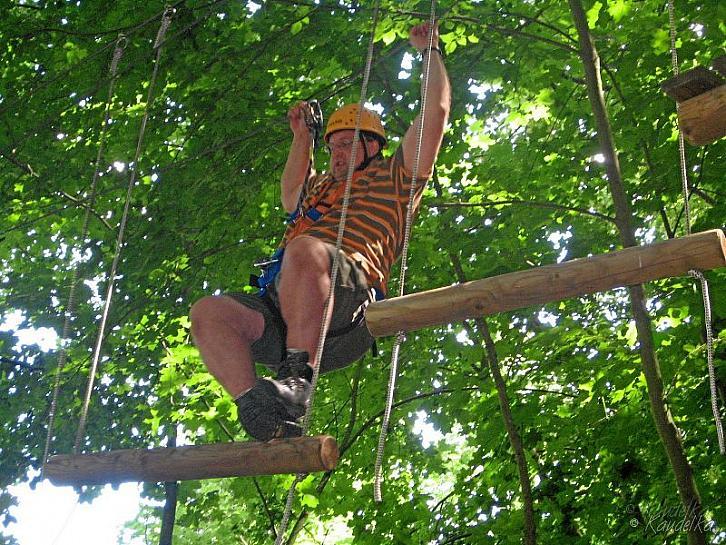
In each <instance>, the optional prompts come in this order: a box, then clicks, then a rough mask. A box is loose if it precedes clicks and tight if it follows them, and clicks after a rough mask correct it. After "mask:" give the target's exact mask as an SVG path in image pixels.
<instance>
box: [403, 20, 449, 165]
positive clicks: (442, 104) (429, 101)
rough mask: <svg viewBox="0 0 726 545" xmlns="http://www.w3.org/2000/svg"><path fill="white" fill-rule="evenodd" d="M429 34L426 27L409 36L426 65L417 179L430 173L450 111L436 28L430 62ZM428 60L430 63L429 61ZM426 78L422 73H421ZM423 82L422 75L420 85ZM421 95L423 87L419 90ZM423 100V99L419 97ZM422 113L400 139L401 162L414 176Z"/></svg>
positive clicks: (417, 28)
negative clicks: (424, 102)
mask: <svg viewBox="0 0 726 545" xmlns="http://www.w3.org/2000/svg"><path fill="white" fill-rule="evenodd" d="M428 32H429V24H428V23H424V24H422V25H417V26H414V27H413V28H412V29H411V32H410V34H409V42H410V43H411V45H412V46H413V47H414V48H416V50H417V51H419V52H423V63H424V67H425V66H426V64H427V63H428V65H429V76H428V84H427V92H426V104H424V105H423V113H424V131H423V136H422V139H421V154H420V156H419V167H418V172H417V173H416V175H417V177H418V178H419V179H426V178H429V177H430V176H431V174H432V172H433V168H434V163H435V162H436V156H437V155H438V153H439V148H440V147H441V140H442V138H443V136H444V129H445V128H446V122H447V120H448V118H449V110H450V108H451V84H450V83H449V77H448V75H447V74H446V67H445V66H444V61H443V59H442V56H441V52H440V50H439V49H438V47H439V28H438V25H435V26H434V29H433V41H432V47H433V48H435V49H432V50H431V53H430V55H431V59H429V58H428V56H429V53H427V48H428ZM429 61H430V62H429ZM424 75H425V74H424ZM424 81H426V80H425V79H424V78H423V76H422V80H421V85H422V86H423V85H424ZM422 96H423V88H422ZM422 100H423V98H422ZM420 123H421V114H420V113H419V114H418V115H417V116H416V119H414V122H413V124H412V125H411V126H410V127H409V128H408V130H407V131H406V136H405V137H404V139H403V143H402V144H401V145H402V146H403V160H404V163H405V165H406V169H407V170H408V171H409V172H411V173H413V169H414V161H415V159H416V146H417V145H418V134H419V126H420Z"/></svg>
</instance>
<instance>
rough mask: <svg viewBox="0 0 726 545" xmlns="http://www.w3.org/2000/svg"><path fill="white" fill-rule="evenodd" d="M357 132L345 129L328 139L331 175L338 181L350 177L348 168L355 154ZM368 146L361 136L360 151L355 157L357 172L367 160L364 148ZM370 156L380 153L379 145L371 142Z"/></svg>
mask: <svg viewBox="0 0 726 545" xmlns="http://www.w3.org/2000/svg"><path fill="white" fill-rule="evenodd" d="M354 134H355V131H354V130H352V129H345V130H342V131H336V132H334V133H333V134H331V135H330V138H329V139H328V150H330V173H331V174H332V175H333V176H334V177H335V178H336V179H338V180H344V179H345V178H346V177H347V176H348V166H349V164H350V156H351V155H352V153H353V135H354ZM364 145H366V144H365V142H364V139H363V135H361V137H360V139H359V141H358V150H357V152H356V156H355V165H354V167H353V169H354V170H355V169H356V168H358V167H359V166H360V164H361V163H362V162H363V161H364V160H365V157H366V155H365V152H364V151H363V146H364ZM367 146H368V156H369V157H370V156H372V155H375V154H376V153H378V144H376V143H373V142H369V143H367Z"/></svg>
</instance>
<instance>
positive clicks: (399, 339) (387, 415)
mask: <svg viewBox="0 0 726 545" xmlns="http://www.w3.org/2000/svg"><path fill="white" fill-rule="evenodd" d="M435 22H436V0H431V14H430V16H429V36H428V45H427V48H426V50H425V53H427V54H426V55H425V58H426V64H425V67H424V73H423V83H422V86H421V119H420V123H419V126H418V135H417V141H416V155H415V159H414V163H413V173H412V179H411V190H410V192H409V195H408V209H407V210H406V227H405V231H404V235H403V249H402V250H401V272H400V274H399V278H398V296H399V297H402V296H403V294H404V287H405V283H406V270H407V269H408V247H409V240H410V238H411V224H412V223H413V204H414V199H415V197H416V185H417V177H418V170H419V162H420V159H421V141H422V140H423V131H424V118H425V113H426V97H427V95H428V83H429V74H430V68H431V48H432V46H433V38H434V23H435ZM405 338H406V337H405V335H404V333H403V331H399V332H398V333H397V334H396V339H395V341H394V343H393V349H392V351H391V368H390V373H389V377H388V389H387V393H386V408H385V411H384V413H383V422H382V423H381V433H380V436H379V438H378V447H377V449H376V465H375V481H374V483H373V499H374V500H375V501H376V502H380V501H382V494H381V480H382V466H383V451H384V450H385V446H386V435H387V433H388V424H389V422H390V419H391V411H392V409H393V395H394V390H395V388H396V377H397V375H398V358H399V355H400V352H401V345H402V344H403V341H404V340H405Z"/></svg>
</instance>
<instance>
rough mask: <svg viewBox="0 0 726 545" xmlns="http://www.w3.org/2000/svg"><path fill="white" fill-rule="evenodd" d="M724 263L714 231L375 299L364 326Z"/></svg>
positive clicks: (417, 324) (480, 310)
mask: <svg viewBox="0 0 726 545" xmlns="http://www.w3.org/2000/svg"><path fill="white" fill-rule="evenodd" d="M723 266H726V238H725V237H724V234H723V231H721V230H720V229H714V230H712V231H705V232H703V233H696V234H693V235H689V236H685V237H681V238H675V239H671V240H667V241H665V242H658V243H656V244H651V245H648V246H638V247H633V248H626V249H624V250H619V251H616V252H611V253H608V254H603V255H597V256H592V257H586V258H581V259H573V260H572V261H566V262H564V263H558V264H556V265H546V266H543V267H537V268H535V269H530V270H526V271H519V272H513V273H508V274H503V275H500V276H495V277H492V278H485V279H483V280H474V281H472V282H465V283H463V284H455V285H453V286H448V287H445V288H438V289H434V290H430V291H424V292H421V293H414V294H410V295H404V296H403V297H395V298H392V299H386V300H383V301H379V302H376V303H371V304H370V305H369V306H368V309H367V310H366V324H367V325H368V329H369V330H370V332H371V334H372V335H373V336H374V337H382V336H386V335H393V334H395V333H397V332H398V331H412V330H415V329H421V328H424V327H429V326H434V325H441V324H446V323H449V322H456V321H459V320H464V319H467V318H476V317H480V316H484V315H488V314H495V313H497V312H505V311H509V310H515V309H518V308H524V307H529V306H533V305H543V304H545V303H551V302H554V301H559V300H562V299H567V298H569V297H577V296H580V295H585V294H588V293H594V292H598V291H605V290H609V289H612V288H617V287H621V286H629V285H634V284H641V283H643V282H647V281H650V280H657V279H660V278H666V277H669V276H680V275H683V274H686V273H687V272H688V271H689V270H691V269H700V270H709V269H715V268H719V267H723Z"/></svg>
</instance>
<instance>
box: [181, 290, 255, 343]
mask: <svg viewBox="0 0 726 545" xmlns="http://www.w3.org/2000/svg"><path fill="white" fill-rule="evenodd" d="M189 315H190V319H191V322H192V337H193V338H194V339H195V341H196V340H198V339H199V338H201V337H204V336H206V335H208V334H210V333H211V334H214V333H215V332H218V331H219V328H220V326H223V327H229V328H231V329H232V330H234V331H235V333H237V334H239V335H240V336H242V337H243V338H246V339H248V340H251V341H254V340H257V339H258V338H259V337H261V336H262V332H263V330H264V327H265V319H264V317H263V316H262V314H261V313H259V312H257V311H256V310H253V309H251V308H248V307H246V306H244V305H243V304H241V303H239V302H237V301H235V300H234V299H232V298H230V297H226V296H220V295H208V296H206V297H202V298H201V299H199V300H198V301H197V302H196V303H194V304H193V305H192V308H191V310H190V312H189Z"/></svg>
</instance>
